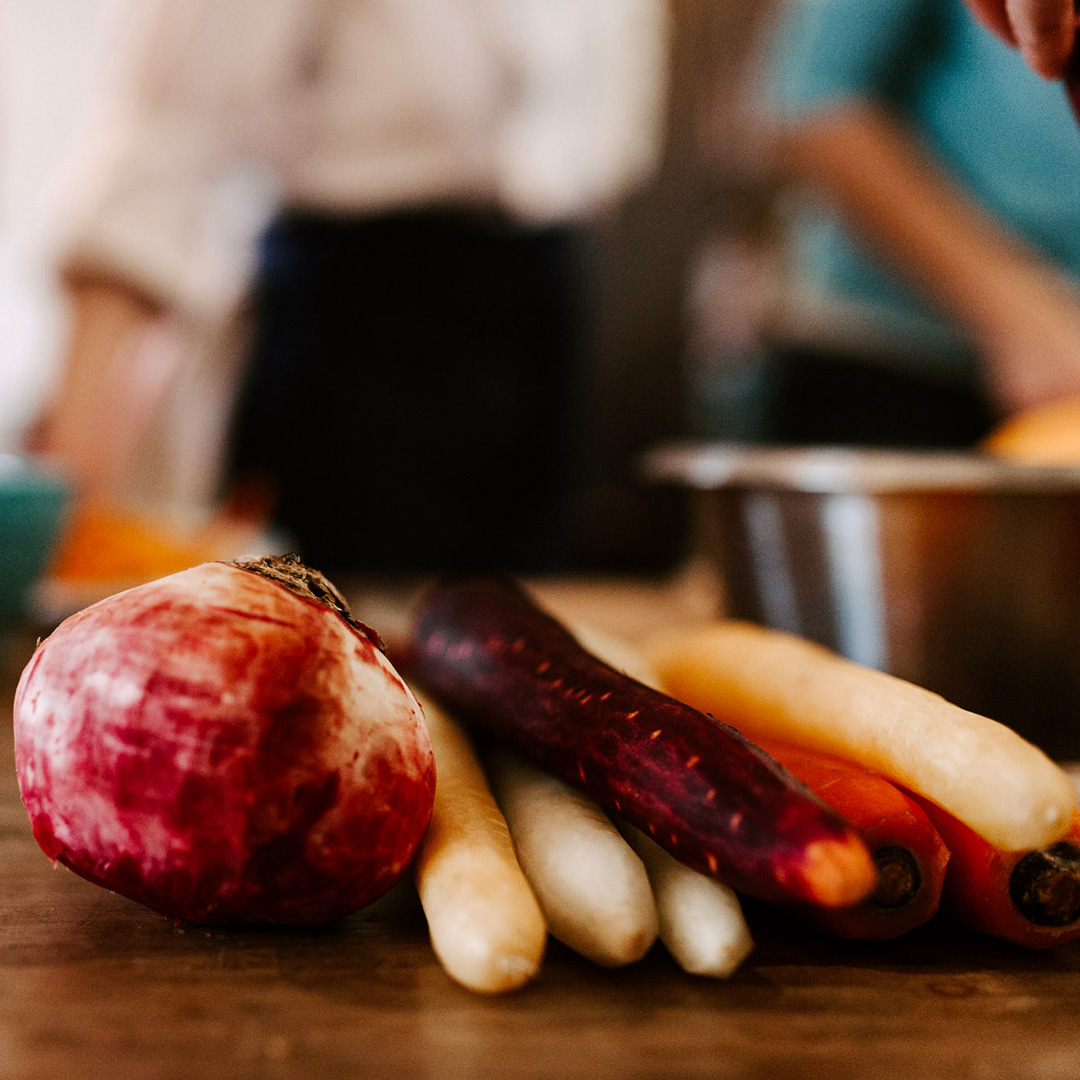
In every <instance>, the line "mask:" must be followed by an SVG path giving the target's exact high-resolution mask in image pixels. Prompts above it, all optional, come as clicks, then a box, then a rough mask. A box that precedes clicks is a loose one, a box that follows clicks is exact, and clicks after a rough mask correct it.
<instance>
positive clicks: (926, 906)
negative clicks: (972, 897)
mask: <svg viewBox="0 0 1080 1080" xmlns="http://www.w3.org/2000/svg"><path fill="white" fill-rule="evenodd" d="M761 746H762V749H763V750H765V751H767V752H768V753H769V754H771V755H772V756H773V757H774V758H776V760H777V761H779V762H780V764H781V765H783V766H784V767H785V768H786V769H787V770H788V771H789V772H791V773H792V774H793V775H794V776H796V777H798V779H800V780H801V781H802V782H803V783H804V784H806V786H807V787H808V788H810V790H811V791H812V792H813V793H814V794H815V795H817V796H818V798H820V799H821V800H822V801H823V802H825V803H828V805H829V806H831V807H832V808H833V809H834V810H836V811H837V812H838V813H839V814H842V815H843V816H844V817H845V818H846V819H847V820H848V821H849V822H851V824H852V825H853V826H854V827H855V830H856V831H857V832H858V833H859V835H860V836H861V837H862V839H863V841H864V842H865V843H866V846H867V847H868V848H869V849H870V852H871V855H872V856H873V859H874V862H875V864H876V865H877V868H878V875H879V877H878V886H877V888H876V889H875V891H874V892H873V893H872V894H871V896H870V897H869V899H867V900H864V901H863V902H862V903H860V904H858V905H856V906H855V907H850V908H842V909H836V910H830V911H813V912H807V913H806V918H807V919H808V920H809V921H810V922H811V923H813V925H815V926H817V927H818V928H819V929H821V930H824V931H825V932H826V933H829V934H833V935H834V936H836V937H844V938H856V939H861V940H866V941H888V940H890V939H892V938H895V937H899V936H900V935H901V934H905V933H907V932H908V931H909V930H913V929H914V928H915V927H917V926H921V925H922V924H923V923H924V922H926V921H927V920H928V919H930V918H931V917H932V916H933V915H934V913H935V912H936V911H937V909H938V903H939V901H940V898H941V891H942V886H943V884H944V881H945V877H946V873H945V868H946V865H947V864H948V861H949V852H948V850H947V849H946V846H945V844H944V843H943V842H942V839H941V837H940V836H939V835H938V833H937V831H936V830H935V828H934V826H933V824H932V823H931V821H930V818H929V817H928V816H927V814H926V813H925V812H924V810H923V809H922V807H920V806H919V805H918V804H917V803H916V802H915V801H914V800H913V799H912V798H911V797H910V796H908V795H907V794H906V793H905V792H903V791H901V790H900V788H898V787H896V785H895V784H892V783H891V782H890V781H888V780H886V779H885V778H884V777H882V776H878V775H877V774H876V773H873V772H870V771H869V770H868V769H865V768H863V766H861V765H856V764H853V763H852V762H848V761H844V760H842V759H841V758H837V757H833V756H832V755H829V754H823V753H820V752H818V751H814V750H804V749H802V748H800V747H793V746H788V745H785V744H782V743H775V744H774V743H771V742H766V743H764V744H761Z"/></svg>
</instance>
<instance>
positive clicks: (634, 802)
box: [410, 576, 857, 903]
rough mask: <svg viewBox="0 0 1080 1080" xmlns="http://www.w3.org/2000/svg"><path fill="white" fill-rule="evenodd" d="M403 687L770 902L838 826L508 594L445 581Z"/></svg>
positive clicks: (743, 744) (492, 580) (792, 887)
mask: <svg viewBox="0 0 1080 1080" xmlns="http://www.w3.org/2000/svg"><path fill="white" fill-rule="evenodd" d="M410 654H411V655H410V663H411V665H412V672H411V674H412V676H413V677H415V678H416V679H417V681H418V682H419V683H421V684H422V685H424V686H426V687H427V688H428V690H429V691H430V692H431V693H432V694H433V695H435V696H436V697H438V698H440V699H441V700H442V701H443V703H444V704H445V705H446V706H447V707H449V708H452V709H453V710H455V711H456V712H457V713H458V715H459V716H460V717H461V718H462V719H463V720H464V721H465V722H467V723H470V724H476V725H478V726H480V727H482V728H484V729H486V730H488V731H489V732H491V733H492V734H493V735H495V736H496V737H497V738H498V739H500V740H502V741H504V742H506V743H508V744H510V745H513V746H515V747H516V748H517V749H518V750H520V751H521V752H523V753H524V754H526V755H527V756H528V757H531V758H532V759H533V760H534V761H535V762H537V764H539V765H540V766H541V767H543V768H545V769H546V770H547V771H549V772H550V773H552V774H554V775H556V776H558V777H560V778H562V779H563V780H564V781H566V782H567V783H569V784H571V785H572V786H574V787H576V788H578V789H580V790H582V791H584V792H586V793H587V794H588V795H589V796H590V797H592V798H593V799H594V800H595V801H596V802H598V803H599V804H600V805H601V806H603V807H604V809H605V810H607V811H608V812H610V813H614V814H617V815H619V816H621V817H623V818H624V819H625V820H627V821H629V822H630V823H631V824H633V825H636V826H637V827H638V828H640V829H642V830H644V831H645V832H647V833H648V834H650V835H651V836H652V837H653V838H654V839H655V840H656V841H657V842H658V843H659V844H660V845H661V846H663V847H664V848H666V849H667V850H668V851H669V852H671V854H672V855H674V856H675V857H676V858H678V859H679V860H680V861H682V862H683V863H685V864H687V865H688V866H691V867H693V868H694V869H695V870H699V871H701V872H703V873H705V874H708V875H710V876H711V877H714V878H716V879H718V880H720V881H723V882H724V883H725V884H727V885H730V886H731V887H733V888H735V889H736V890H739V891H741V892H744V893H746V894H747V895H750V896H755V897H758V898H760V899H763V900H770V901H774V902H799V901H802V902H806V901H809V902H811V903H815V902H820V898H819V897H817V896H816V895H814V889H813V886H812V884H810V883H809V882H808V881H807V880H806V877H805V874H804V866H805V863H806V858H807V851H808V849H809V848H810V846H811V845H815V844H817V843H819V842H825V843H826V844H828V843H839V844H841V845H850V844H852V843H857V841H855V840H854V834H853V832H852V830H851V828H850V827H849V826H848V824H847V823H846V822H845V821H844V820H843V818H841V817H840V816H839V815H837V814H836V813H835V812H834V811H832V810H831V809H829V808H828V807H827V806H825V805H824V803H822V802H820V801H819V800H818V799H817V797H816V796H814V795H812V794H811V793H810V791H809V789H808V788H806V787H805V786H804V785H803V784H802V783H801V782H800V781H798V780H796V779H795V778H794V777H793V776H792V775H791V774H790V773H789V772H787V770H785V769H784V768H783V767H782V766H780V765H779V764H778V763H777V762H775V761H774V760H773V759H772V758H771V757H769V756H768V755H767V754H766V753H765V752H764V751H762V750H759V749H758V748H757V747H755V746H754V745H753V744H752V743H750V742H748V741H747V740H746V739H745V738H744V737H743V736H742V735H741V734H740V733H739V732H737V731H735V730H734V729H733V728H731V727H729V726H728V725H726V724H723V723H721V722H720V721H718V720H715V719H714V718H713V717H711V716H708V715H706V714H705V713H701V712H698V711H697V710H696V709H692V708H690V707H689V706H687V705H684V704H682V703H681V702H678V701H676V700H675V699H673V698H670V697H668V696H666V695H665V694H662V693H659V692H658V691H655V690H653V689H651V688H650V687H647V686H645V685H644V684H642V683H639V682H637V681H636V680H634V679H631V678H629V677H628V676H626V675H624V674H623V673H621V672H619V671H617V670H615V669H614V668H612V667H610V666H609V665H607V664H606V663H604V662H603V661H601V660H599V659H597V658H596V657H595V656H593V655H592V654H590V653H588V652H586V651H585V650H584V649H583V648H582V646H581V645H579V644H578V642H577V640H576V639H575V638H574V637H573V636H572V635H571V634H570V633H569V631H567V630H566V629H565V628H564V627H563V626H562V624H560V623H559V622H558V621H556V620H555V619H553V618H552V617H551V616H550V615H548V614H547V613H546V612H544V611H543V610H541V609H540V608H539V607H538V606H537V605H536V604H534V603H533V601H532V600H531V599H530V598H529V596H528V595H527V594H526V593H525V592H524V591H523V590H522V589H521V588H520V587H519V586H518V585H517V584H516V583H515V582H513V581H512V580H510V579H504V578H502V577H489V576H483V577H465V578H457V579H448V580H446V581H444V582H442V583H440V584H439V585H436V586H435V587H434V588H433V589H432V590H431V591H430V592H429V594H428V595H427V597H426V599H425V600H424V602H422V604H421V606H420V609H419V612H418V615H417V618H416V622H415V624H414V629H413V639H412V642H411V647H410Z"/></svg>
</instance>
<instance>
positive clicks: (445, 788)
mask: <svg viewBox="0 0 1080 1080" xmlns="http://www.w3.org/2000/svg"><path fill="white" fill-rule="evenodd" d="M417 697H418V698H419V699H420V702H421V704H422V706H423V709H424V715H425V719H426V721H427V726H428V731H429V733H430V735H431V743H432V747H433V749H434V751H435V768H436V776H437V779H436V785H435V805H434V808H433V811H432V816H431V824H430V825H429V826H428V831H427V834H426V836H425V838H424V841H423V843H422V844H421V846H420V851H419V854H418V856H417V859H416V863H415V875H416V888H417V892H418V893H419V895H420V902H421V904H422V905H423V908H424V914H425V915H426V917H427V922H428V931H429V933H430V935H431V945H432V948H433V949H434V951H435V955H436V956H437V957H438V959H439V962H440V963H441V964H442V966H443V968H444V969H445V970H446V973H447V974H448V975H449V976H450V977H451V978H452V979H454V980H455V981H457V982H459V983H461V984H462V985H463V986H466V987H468V988H469V989H470V990H475V991H477V992H479V993H485V994H496V993H502V992H504V991H508V990H514V989H517V988H518V987H520V986H522V985H524V984H525V983H527V982H528V981H529V980H530V979H532V978H533V977H534V976H535V975H536V973H537V972H538V971H539V969H540V964H541V961H542V959H543V955H544V947H545V944H546V941H547V926H546V924H545V921H544V916H543V913H542V912H541V910H540V906H539V904H538V903H537V900H536V897H535V895H534V894H533V892H532V889H531V888H530V887H529V883H528V881H527V880H526V878H525V875H524V874H523V873H522V871H521V867H520V865H519V863H518V861H517V856H516V855H515V853H514V846H513V842H512V840H511V839H510V833H509V830H508V828H507V825H506V820H505V818H504V817H503V815H502V814H501V813H500V811H499V808H498V806H497V805H496V803H495V799H494V797H493V796H492V794H491V790H490V788H489V787H488V784H487V780H486V778H485V776H484V772H483V769H482V768H481V766H480V762H479V761H478V759H477V757H476V755H475V753H474V751H473V748H472V745H471V743H470V742H469V740H468V738H467V736H466V735H465V733H464V732H463V731H462V730H461V729H460V728H459V727H458V725H457V724H456V723H455V722H454V721H453V720H452V719H451V718H450V717H449V716H447V715H446V713H445V712H444V711H443V710H442V709H440V708H439V707H438V706H437V705H436V704H435V703H434V702H432V701H431V700H430V699H428V698H426V697H424V696H423V695H420V694H418V695H417Z"/></svg>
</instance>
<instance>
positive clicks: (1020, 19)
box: [965, 0, 1077, 79]
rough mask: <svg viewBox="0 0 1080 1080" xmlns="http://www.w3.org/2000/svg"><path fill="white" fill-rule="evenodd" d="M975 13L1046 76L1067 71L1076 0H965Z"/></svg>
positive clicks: (1071, 45)
mask: <svg viewBox="0 0 1080 1080" xmlns="http://www.w3.org/2000/svg"><path fill="white" fill-rule="evenodd" d="M965 2H966V3H967V5H968V7H969V8H971V10H972V12H973V13H974V14H975V16H976V17H977V18H978V19H979V21H980V22H982V23H983V24H984V25H985V26H987V27H989V28H990V29H991V30H993V31H994V33H996V34H997V35H998V36H999V37H1000V38H1002V39H1004V40H1005V41H1007V42H1008V43H1009V44H1010V45H1012V46H1013V47H1014V48H1017V49H1019V50H1020V53H1021V54H1022V55H1023V57H1024V59H1025V60H1026V61H1027V63H1028V65H1029V66H1030V67H1031V68H1033V69H1034V70H1035V71H1037V72H1038V73H1039V74H1040V75H1042V76H1043V77H1044V78H1047V79H1057V78H1060V77H1061V76H1062V75H1063V74H1064V73H1065V68H1066V66H1067V65H1068V62H1069V58H1070V56H1071V55H1072V51H1073V40H1074V38H1075V36H1076V28H1077V14H1076V10H1075V6H1074V0H965Z"/></svg>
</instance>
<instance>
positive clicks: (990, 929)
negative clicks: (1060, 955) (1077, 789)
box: [919, 799, 1080, 949]
mask: <svg viewBox="0 0 1080 1080" xmlns="http://www.w3.org/2000/svg"><path fill="white" fill-rule="evenodd" d="M919 802H920V803H921V804H922V806H923V808H924V809H925V810H926V813H927V816H928V817H929V818H930V820H931V821H933V823H934V826H935V828H936V829H937V830H938V832H939V833H940V834H941V837H942V839H943V840H944V841H945V844H946V846H947V847H948V849H949V851H950V853H951V858H950V860H949V868H948V871H947V873H946V874H945V888H944V891H943V893H942V903H941V908H942V911H944V912H947V913H948V914H949V915H951V916H952V917H953V918H955V919H956V920H957V921H958V922H961V923H963V924H964V925H965V926H969V927H971V928H972V929H973V930H978V931H980V932H982V933H984V934H990V935H991V936H993V937H997V938H1001V939H1002V940H1004V941H1011V942H1014V943H1015V944H1017V945H1027V946H1029V947H1031V948H1033V949H1045V948H1048V947H1049V946H1051V945H1063V944H1065V943H1066V942H1069V941H1074V940H1076V939H1077V938H1080V810H1074V811H1073V818H1072V825H1071V827H1070V829H1069V831H1068V832H1067V833H1066V834H1065V836H1064V837H1062V839H1061V840H1059V841H1058V842H1057V843H1055V844H1051V845H1050V846H1049V847H1046V848H1040V849H1036V850H1030V849H1029V850H1027V851H1005V850H1003V849H1001V848H996V847H994V846H993V845H991V844H988V843H987V842H986V841H985V840H984V839H983V838H982V837H981V836H979V835H978V834H977V833H975V832H972V830H971V829H969V828H968V827H967V826H966V825H964V824H963V823H962V822H960V821H957V819H956V818H954V817H953V816H952V815H951V814H948V813H946V812H945V811H944V810H942V809H941V808H940V807H938V806H935V805H934V804H933V803H931V802H929V801H928V800H924V799H919Z"/></svg>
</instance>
